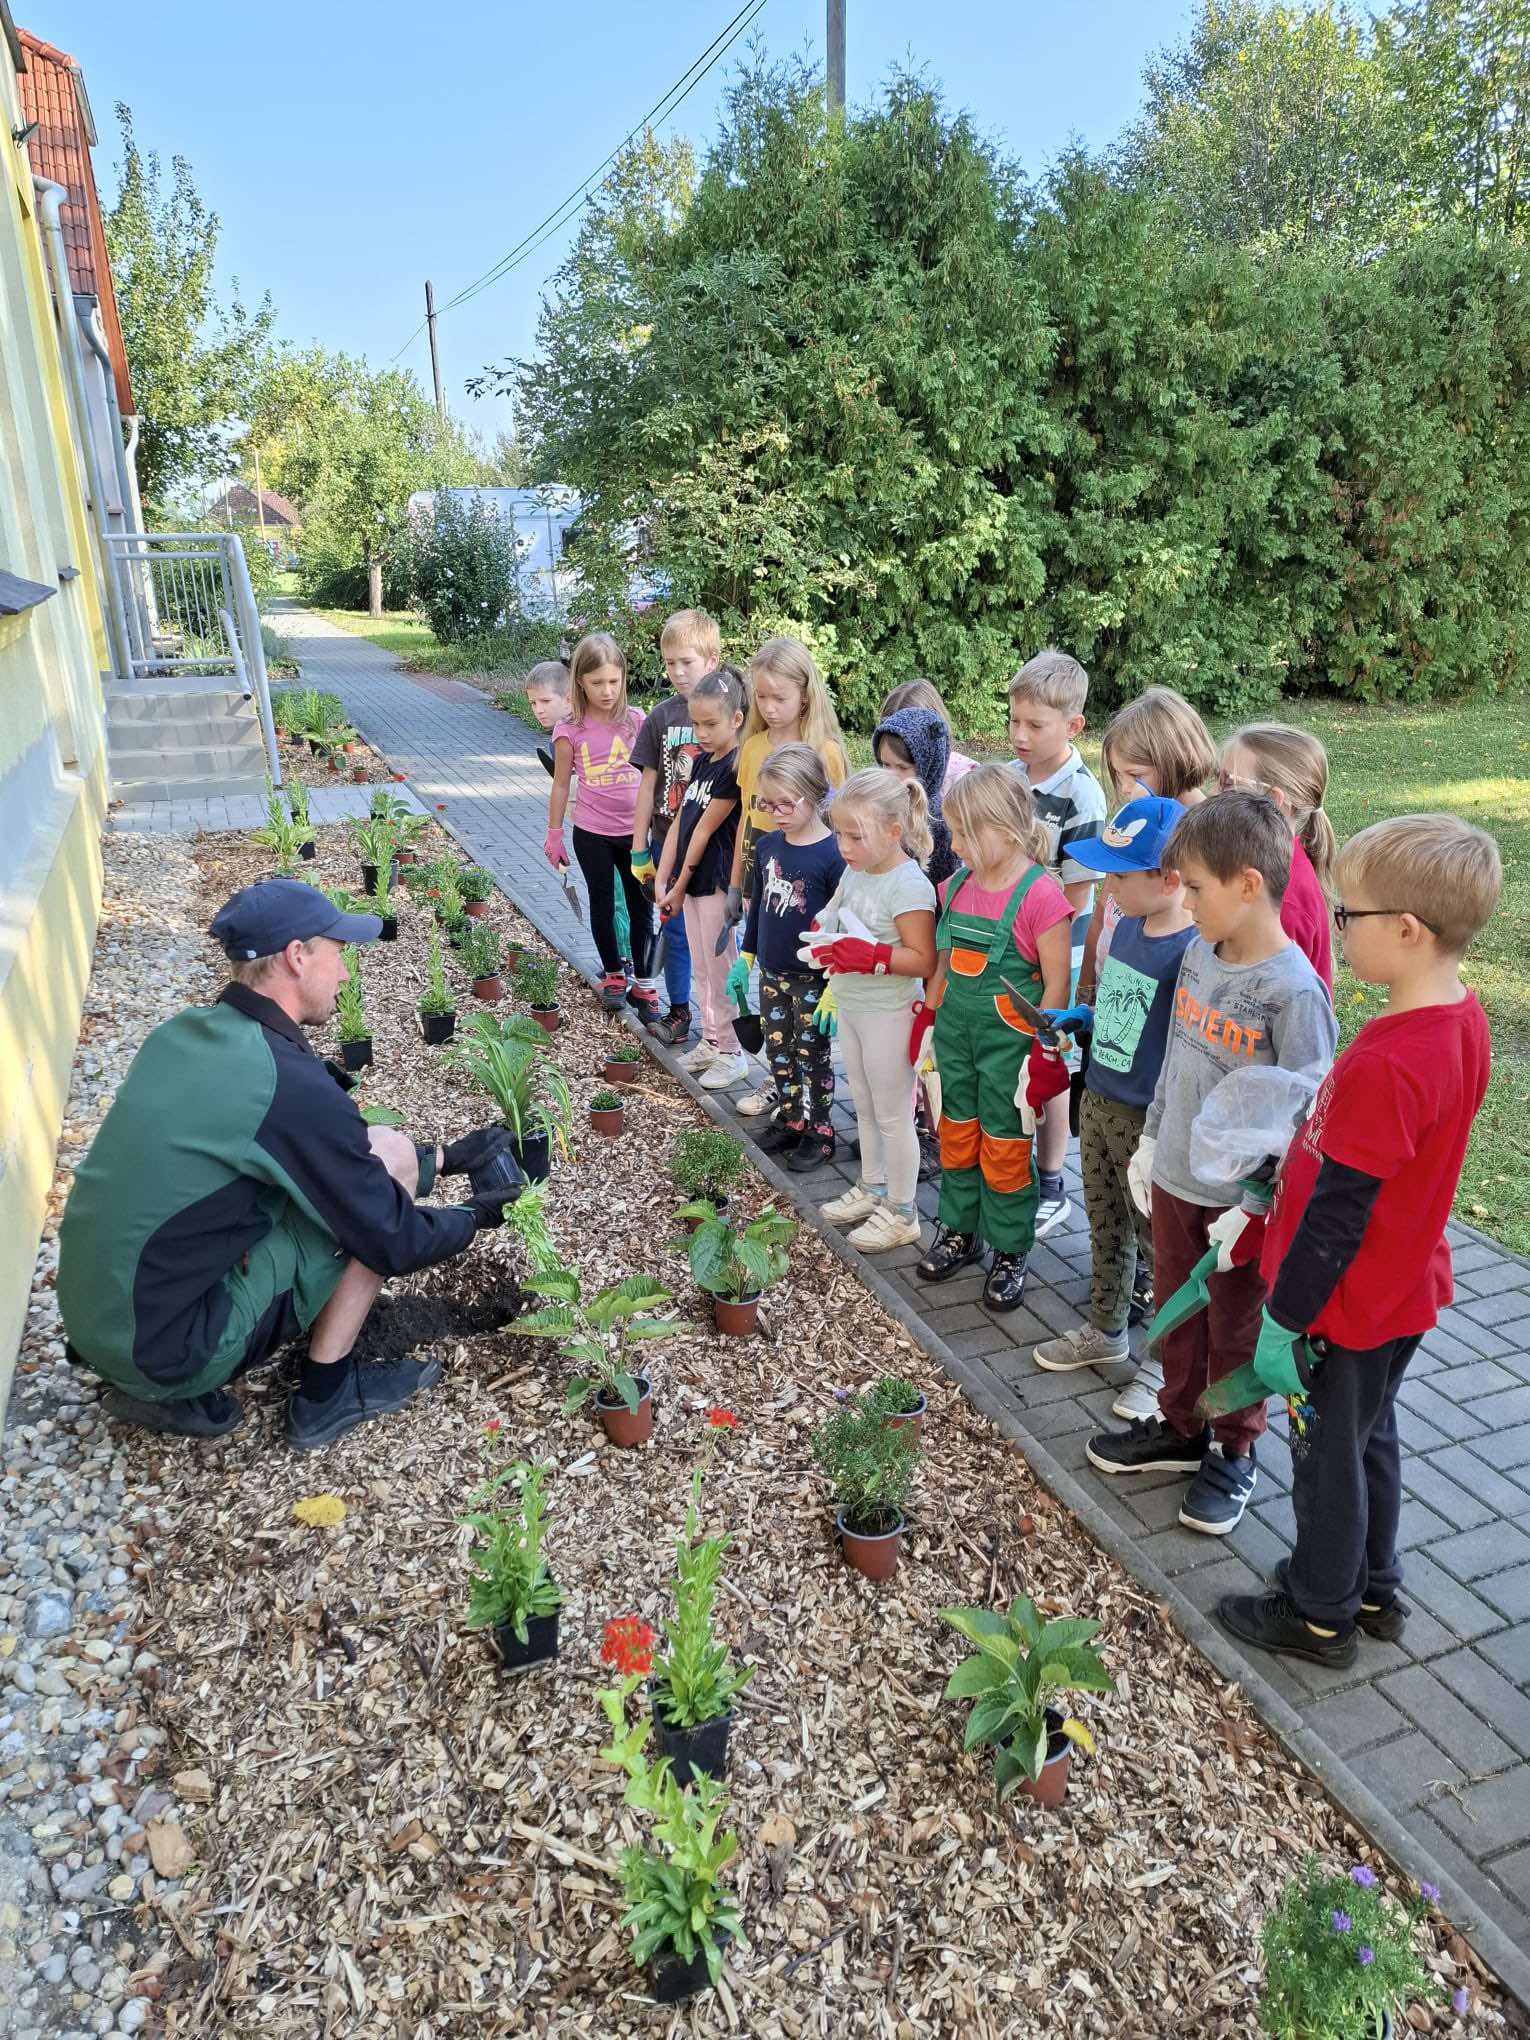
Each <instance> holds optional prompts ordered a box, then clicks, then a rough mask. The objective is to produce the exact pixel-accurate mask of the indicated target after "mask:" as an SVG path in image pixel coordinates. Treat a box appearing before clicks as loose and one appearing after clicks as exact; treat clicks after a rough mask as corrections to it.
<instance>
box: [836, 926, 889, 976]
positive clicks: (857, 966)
mask: <svg viewBox="0 0 1530 2040" xmlns="http://www.w3.org/2000/svg"><path fill="white" fill-rule="evenodd" d="M818 956H819V961H820V962H821V963H823V964H825V965H826V966H827V967H828V969H830V970H831V971H836V970H837V971H841V972H850V973H859V974H861V975H863V976H868V977H885V976H886V975H887V972H888V970H889V969H890V968H891V966H892V944H891V943H890V942H863V941H862V940H861V938H860V936H859V935H841V936H840V937H839V939H838V941H837V942H831V943H830V944H829V947H828V948H827V949H820V950H819V952H818Z"/></svg>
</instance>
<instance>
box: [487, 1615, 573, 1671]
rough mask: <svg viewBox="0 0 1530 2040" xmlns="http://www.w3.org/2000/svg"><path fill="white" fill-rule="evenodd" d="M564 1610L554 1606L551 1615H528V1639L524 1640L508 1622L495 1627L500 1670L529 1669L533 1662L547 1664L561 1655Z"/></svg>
mask: <svg viewBox="0 0 1530 2040" xmlns="http://www.w3.org/2000/svg"><path fill="white" fill-rule="evenodd" d="M562 1612H563V1611H562V1610H561V1608H554V1610H553V1611H552V1613H551V1615H528V1616H527V1617H526V1641H525V1642H524V1643H522V1642H521V1640H520V1638H519V1637H518V1636H517V1635H516V1633H515V1630H514V1629H513V1628H512V1626H511V1625H510V1624H509V1623H508V1622H501V1623H498V1624H497V1625H496V1626H495V1630H494V1647H495V1649H496V1650H497V1651H498V1652H499V1663H500V1669H501V1671H505V1672H529V1671H530V1670H531V1669H532V1667H533V1666H534V1665H545V1664H547V1663H548V1662H549V1661H550V1660H551V1659H553V1658H555V1657H556V1656H557V1655H558V1617H559V1615H560V1614H561V1613H562Z"/></svg>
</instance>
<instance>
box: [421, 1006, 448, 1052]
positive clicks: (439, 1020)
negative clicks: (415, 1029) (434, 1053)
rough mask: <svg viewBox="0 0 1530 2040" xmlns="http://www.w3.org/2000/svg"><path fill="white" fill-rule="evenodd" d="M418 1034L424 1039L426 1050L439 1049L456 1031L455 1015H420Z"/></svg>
mask: <svg viewBox="0 0 1530 2040" xmlns="http://www.w3.org/2000/svg"><path fill="white" fill-rule="evenodd" d="M419 1021H420V1032H421V1034H422V1035H423V1036H424V1037H425V1046H426V1047H427V1048H439V1047H440V1046H441V1044H442V1042H444V1041H450V1040H451V1038H452V1036H453V1035H454V1034H455V1033H456V1031H457V1016H456V1014H455V1013H421V1014H420V1016H419Z"/></svg>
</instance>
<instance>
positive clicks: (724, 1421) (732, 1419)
mask: <svg viewBox="0 0 1530 2040" xmlns="http://www.w3.org/2000/svg"><path fill="white" fill-rule="evenodd" d="M707 1422H708V1423H709V1424H710V1425H711V1426H712V1429H713V1430H714V1431H736V1430H737V1429H738V1418H737V1417H736V1416H734V1414H733V1412H732V1410H708V1411H707Z"/></svg>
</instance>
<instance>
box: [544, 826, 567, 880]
mask: <svg viewBox="0 0 1530 2040" xmlns="http://www.w3.org/2000/svg"><path fill="white" fill-rule="evenodd" d="M542 855H543V856H544V857H545V858H546V859H547V861H548V863H549V864H550V865H552V867H553V869H554V870H556V869H557V867H558V866H559V865H560V864H567V862H568V851H567V850H566V849H565V848H564V846H563V831H562V829H549V830H548V832H547V834H546V835H545V836H544V837H543V838H542Z"/></svg>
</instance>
